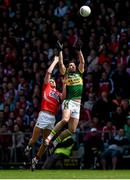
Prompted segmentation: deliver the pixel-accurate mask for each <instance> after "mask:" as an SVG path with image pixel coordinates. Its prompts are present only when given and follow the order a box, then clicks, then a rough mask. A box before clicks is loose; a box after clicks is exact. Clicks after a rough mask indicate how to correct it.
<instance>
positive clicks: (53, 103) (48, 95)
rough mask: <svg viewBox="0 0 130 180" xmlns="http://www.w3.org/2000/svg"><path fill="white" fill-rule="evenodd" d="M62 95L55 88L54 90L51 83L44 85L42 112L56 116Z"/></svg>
mask: <svg viewBox="0 0 130 180" xmlns="http://www.w3.org/2000/svg"><path fill="white" fill-rule="evenodd" d="M60 95H61V93H60V92H59V91H58V90H56V89H55V88H52V87H51V86H50V83H48V84H43V87H42V103H41V110H46V111H49V112H52V113H53V114H56V113H57V110H58V108H59V104H60Z"/></svg>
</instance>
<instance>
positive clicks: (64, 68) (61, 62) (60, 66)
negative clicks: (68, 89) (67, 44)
mask: <svg viewBox="0 0 130 180" xmlns="http://www.w3.org/2000/svg"><path fill="white" fill-rule="evenodd" d="M57 46H58V49H59V71H60V73H61V74H62V75H64V74H65V72H66V67H65V65H64V63H63V45H62V44H61V43H60V42H59V41H57Z"/></svg>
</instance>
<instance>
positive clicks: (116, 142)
mask: <svg viewBox="0 0 130 180" xmlns="http://www.w3.org/2000/svg"><path fill="white" fill-rule="evenodd" d="M126 145H128V138H127V137H126V136H125V133H124V129H119V131H118V134H117V135H115V136H114V137H113V138H112V139H111V140H110V141H109V146H108V148H107V149H106V150H105V151H104V152H103V153H102V155H101V163H102V167H103V169H106V168H107V162H108V161H107V160H109V159H110V158H111V159H112V169H116V168H117V167H119V166H118V165H119V160H120V159H121V157H122V155H123V151H124V150H125V146H126Z"/></svg>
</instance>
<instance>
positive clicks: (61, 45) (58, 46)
mask: <svg viewBox="0 0 130 180" xmlns="http://www.w3.org/2000/svg"><path fill="white" fill-rule="evenodd" d="M56 46H57V48H58V50H60V51H62V50H63V44H61V43H60V41H59V40H58V41H57V42H56Z"/></svg>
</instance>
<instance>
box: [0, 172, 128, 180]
mask: <svg viewBox="0 0 130 180" xmlns="http://www.w3.org/2000/svg"><path fill="white" fill-rule="evenodd" d="M0 179H130V170H107V171H104V170H35V171H33V172H31V171H30V170H0Z"/></svg>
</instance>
